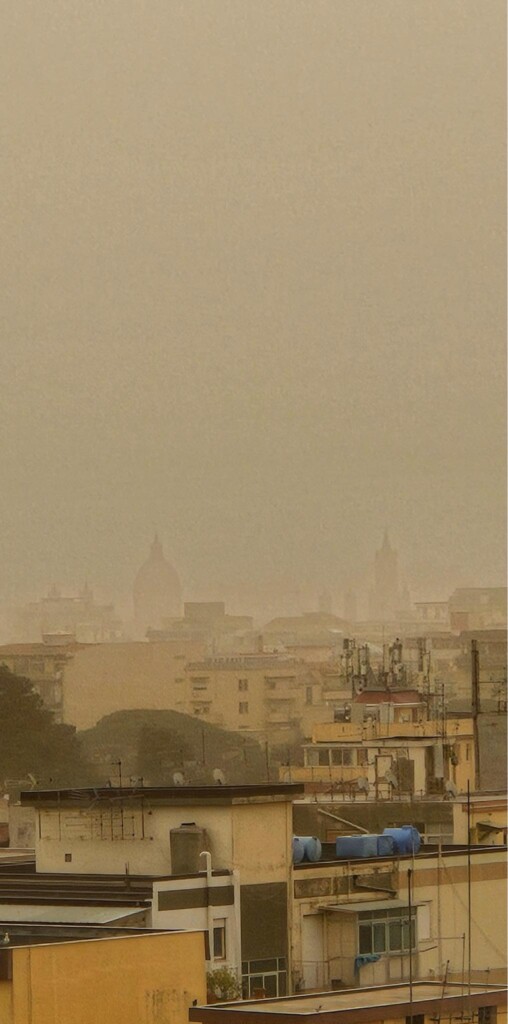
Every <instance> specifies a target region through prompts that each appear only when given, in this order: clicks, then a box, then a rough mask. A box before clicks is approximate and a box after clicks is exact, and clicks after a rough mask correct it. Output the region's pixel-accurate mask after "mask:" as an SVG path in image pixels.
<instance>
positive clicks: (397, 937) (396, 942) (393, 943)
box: [389, 921, 402, 950]
mask: <svg viewBox="0 0 508 1024" xmlns="http://www.w3.org/2000/svg"><path fill="white" fill-rule="evenodd" d="M389 932H390V949H392V950H393V949H402V945H401V943H402V926H401V923H400V921H390V925H389Z"/></svg>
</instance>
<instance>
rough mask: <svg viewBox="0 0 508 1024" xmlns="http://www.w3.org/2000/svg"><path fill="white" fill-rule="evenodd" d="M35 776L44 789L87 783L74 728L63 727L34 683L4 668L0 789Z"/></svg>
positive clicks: (1, 673) (0, 673)
mask: <svg viewBox="0 0 508 1024" xmlns="http://www.w3.org/2000/svg"><path fill="white" fill-rule="evenodd" d="M29 774H30V775H33V776H34V777H35V779H36V781H37V784H38V785H39V786H40V787H46V786H47V787H48V788H56V787H58V786H68V785H79V784H82V783H83V782H85V781H87V775H88V770H87V766H86V764H85V762H84V760H83V758H82V755H81V750H80V745H79V741H78V739H77V737H76V731H75V729H74V726H73V725H59V724H57V723H56V722H55V720H54V718H53V714H52V712H51V711H49V710H48V709H47V708H46V707H45V706H44V704H43V701H42V699H41V697H40V696H39V694H38V693H36V692H35V690H34V688H33V684H32V683H31V682H30V680H29V679H25V678H24V677H23V676H16V675H14V674H13V673H12V672H10V671H9V669H8V668H7V667H6V666H5V665H0V786H1V785H2V784H3V783H4V781H5V780H6V779H11V780H14V779H26V777H27V776H28V775H29Z"/></svg>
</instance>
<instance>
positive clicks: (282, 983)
mask: <svg viewBox="0 0 508 1024" xmlns="http://www.w3.org/2000/svg"><path fill="white" fill-rule="evenodd" d="M286 972H287V965H286V958H285V957H283V956H279V957H274V958H273V959H272V960H247V961H245V960H244V962H243V963H242V998H243V999H252V998H255V994H256V993H259V992H263V993H266V995H267V996H271V997H276V996H285V995H286V992H287V973H286Z"/></svg>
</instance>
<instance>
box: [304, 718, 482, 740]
mask: <svg viewBox="0 0 508 1024" xmlns="http://www.w3.org/2000/svg"><path fill="white" fill-rule="evenodd" d="M472 735H473V725H472V722H471V721H470V720H468V719H459V718H456V719H451V720H449V721H447V722H446V725H445V730H444V736H445V737H446V739H448V740H454V739H456V738H457V739H460V738H461V737H463V738H468V737H471V736H472ZM441 736H443V725H442V723H441V722H438V721H436V720H434V721H431V722H364V723H356V722H354V723H353V722H329V723H328V722H326V723H325V722H323V723H320V724H318V725H316V726H315V728H314V731H313V734H312V741H313V743H340V741H341V740H345V741H350V742H351V741H355V740H356V741H360V742H361V741H362V740H366V741H368V740H383V739H387V740H388V739H416V740H418V739H435V738H436V737H441Z"/></svg>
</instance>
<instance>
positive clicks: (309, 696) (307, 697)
mask: <svg viewBox="0 0 508 1024" xmlns="http://www.w3.org/2000/svg"><path fill="white" fill-rule="evenodd" d="M305 703H306V704H312V686H306V687H305Z"/></svg>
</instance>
